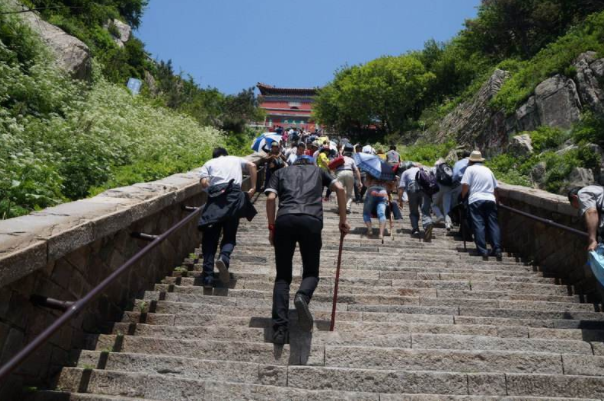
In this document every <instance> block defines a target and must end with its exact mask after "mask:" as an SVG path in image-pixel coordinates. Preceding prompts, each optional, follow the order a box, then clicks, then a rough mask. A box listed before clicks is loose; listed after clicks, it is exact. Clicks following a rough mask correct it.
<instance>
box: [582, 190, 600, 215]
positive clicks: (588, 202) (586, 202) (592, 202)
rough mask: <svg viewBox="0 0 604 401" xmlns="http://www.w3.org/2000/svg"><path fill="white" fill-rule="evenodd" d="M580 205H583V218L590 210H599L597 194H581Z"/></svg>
mask: <svg viewBox="0 0 604 401" xmlns="http://www.w3.org/2000/svg"><path fill="white" fill-rule="evenodd" d="M579 204H580V205H581V216H583V215H584V214H585V212H587V211H588V210H589V209H597V208H598V206H597V199H596V196H595V194H593V193H591V192H583V191H580V192H579Z"/></svg>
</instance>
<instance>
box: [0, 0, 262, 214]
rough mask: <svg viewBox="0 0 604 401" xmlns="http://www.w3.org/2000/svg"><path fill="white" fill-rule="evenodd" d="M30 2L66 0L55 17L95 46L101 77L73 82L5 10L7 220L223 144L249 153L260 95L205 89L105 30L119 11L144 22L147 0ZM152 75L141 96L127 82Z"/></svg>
mask: <svg viewBox="0 0 604 401" xmlns="http://www.w3.org/2000/svg"><path fill="white" fill-rule="evenodd" d="M28 3H29V5H30V6H38V7H43V6H50V5H52V6H57V5H58V6H59V8H52V9H50V10H49V11H48V12H45V17H47V18H48V20H49V21H50V22H54V23H56V24H57V25H59V26H61V27H62V28H64V29H65V30H66V31H69V33H71V34H74V35H75V36H78V37H79V38H80V39H82V40H84V41H85V42H86V44H88V45H89V46H90V48H91V51H92V54H93V56H94V59H93V60H94V61H93V74H92V75H93V76H92V78H91V79H90V81H86V82H81V81H77V80H73V79H71V78H70V77H69V76H67V75H66V74H65V73H64V72H62V71H61V70H59V69H58V68H56V67H55V66H54V63H53V60H52V56H51V55H50V54H49V52H48V50H47V49H46V48H45V47H44V46H43V44H42V43H41V41H40V40H39V38H38V37H37V35H36V34H34V33H33V32H32V31H31V30H30V29H29V28H28V27H27V26H26V25H25V24H24V23H23V22H22V21H21V19H20V18H19V16H17V15H0V138H1V140H2V146H0V218H10V217H14V216H18V215H21V214H26V213H29V212H30V211H32V210H39V209H41V208H45V207H48V206H52V205H55V204H57V203H60V202H65V201H69V200H76V199H80V198H84V197H87V196H90V195H94V194H96V193H98V192H100V191H102V190H104V189H107V188H111V187H116V186H122V185H129V184H133V183H136V182H143V181H150V180H155V179H159V178H162V177H165V176H167V175H170V174H174V173H177V172H183V171H187V170H190V169H193V168H196V167H199V166H200V165H201V164H202V163H203V162H204V161H206V160H207V159H208V158H209V157H210V155H211V149H212V148H213V147H215V146H218V145H221V146H227V147H229V149H230V150H231V151H232V152H233V153H239V154H243V153H247V148H248V146H249V138H250V135H252V133H248V132H246V131H245V126H244V125H245V121H246V120H247V119H248V118H250V116H253V115H254V113H258V111H257V107H256V104H255V98H254V95H253V92H250V91H249V90H245V91H242V93H241V94H240V95H237V96H226V95H224V94H222V93H220V92H219V91H217V90H215V89H211V88H208V89H202V88H199V87H198V86H197V85H196V84H195V82H194V81H193V80H192V79H185V78H183V77H182V76H180V75H175V74H174V73H173V71H172V67H171V63H170V62H158V63H156V62H153V61H152V60H150V59H149V58H148V56H147V54H146V53H145V52H144V48H143V45H142V43H141V42H140V41H138V40H137V39H135V38H133V39H130V40H129V41H128V42H127V43H126V45H125V46H124V47H123V48H119V47H118V46H117V45H115V43H114V41H113V40H112V39H111V36H110V33H109V31H107V30H106V29H105V28H103V23H104V22H105V21H107V20H108V19H112V18H119V19H122V20H124V21H126V22H128V23H130V24H131V25H133V26H137V25H138V24H139V23H140V17H141V13H142V11H143V6H144V4H145V2H144V1H142V0H132V1H130V0H120V1H110V0H106V1H95V2H92V1H84V0H81V1H68V0H65V1H29V2H28ZM66 5H71V6H75V7H81V8H76V9H69V8H66V7H62V6H66ZM2 10H6V7H5V5H3V3H2V1H1V0H0V11H2ZM145 73H147V74H155V76H156V78H155V81H156V84H157V87H156V88H155V89H154V90H153V91H151V90H150V88H148V87H147V88H146V89H145V91H144V92H143V93H142V94H141V95H140V96H133V95H132V94H131V93H130V92H129V91H128V90H127V89H126V88H125V80H126V79H127V77H129V76H134V77H140V78H144V75H145ZM243 144H245V146H244V145H243Z"/></svg>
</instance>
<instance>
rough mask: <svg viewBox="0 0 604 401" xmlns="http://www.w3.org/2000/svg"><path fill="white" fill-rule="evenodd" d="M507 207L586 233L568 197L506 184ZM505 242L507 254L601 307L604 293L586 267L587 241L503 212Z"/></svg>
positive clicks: (502, 226) (503, 186)
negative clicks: (525, 261) (514, 256)
mask: <svg viewBox="0 0 604 401" xmlns="http://www.w3.org/2000/svg"><path fill="white" fill-rule="evenodd" d="M500 190H501V192H500V194H501V202H502V203H503V204H505V205H506V206H510V207H512V208H515V209H518V210H521V211H523V212H527V213H530V214H533V215H536V216H538V217H541V218H545V219H549V220H553V221H554V222H556V223H559V224H562V225H565V226H568V227H571V228H575V229H578V230H581V231H585V226H584V224H583V220H582V219H581V218H580V217H579V213H578V211H577V210H576V209H573V208H572V207H571V206H570V203H569V202H568V199H567V198H566V197H564V196H560V195H555V194H551V193H549V192H545V191H541V190H538V189H531V188H526V187H519V186H512V185H505V184H502V186H501V188H500ZM499 220H500V223H501V234H502V242H503V246H504V248H505V250H506V251H508V252H513V253H514V254H516V255H518V256H520V257H522V258H523V259H525V260H527V261H528V262H530V263H532V264H534V265H535V266H538V267H539V269H540V270H542V271H543V272H544V274H545V275H546V276H547V277H554V278H557V279H560V280H561V281H560V283H562V284H567V285H568V288H569V293H570V294H579V295H581V296H582V298H583V300H584V301H586V302H594V303H599V302H601V301H602V299H604V297H603V296H604V291H602V288H601V287H600V286H599V285H598V283H597V281H596V279H595V278H594V276H593V274H592V273H591V271H590V269H589V267H588V266H587V265H586V261H587V251H586V246H587V243H586V239H585V238H584V237H581V236H578V235H576V234H573V233H570V232H567V231H564V230H561V229H559V228H555V227H551V226H548V225H546V224H544V223H540V222H537V221H535V220H531V219H529V218H527V217H524V216H521V215H518V214H516V213H513V212H510V211H507V210H504V209H500V210H499Z"/></svg>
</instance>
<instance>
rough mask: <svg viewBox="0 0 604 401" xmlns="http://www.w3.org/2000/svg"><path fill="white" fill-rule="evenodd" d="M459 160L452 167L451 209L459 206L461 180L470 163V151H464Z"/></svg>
mask: <svg viewBox="0 0 604 401" xmlns="http://www.w3.org/2000/svg"><path fill="white" fill-rule="evenodd" d="M461 157H462V158H461V159H460V160H459V161H458V162H457V163H455V165H454V166H453V189H452V190H451V209H453V208H454V207H455V206H457V205H458V204H459V195H461V179H462V178H463V175H464V173H465V172H466V169H467V168H468V163H469V161H470V151H468V150H464V151H463V153H462V154H461Z"/></svg>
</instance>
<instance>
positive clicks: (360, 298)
mask: <svg viewBox="0 0 604 401" xmlns="http://www.w3.org/2000/svg"><path fill="white" fill-rule="evenodd" d="M158 288H159V289H164V290H166V291H171V292H163V291H161V292H160V291H146V292H145V295H144V301H143V302H148V301H152V300H156V301H157V300H165V301H169V302H181V303H192V304H197V303H201V304H219V305H227V306H229V305H230V306H242V307H249V306H252V307H256V306H258V305H267V306H272V291H259V290H245V289H244V290H238V289H232V290H231V289H223V290H216V289H214V290H208V289H205V288H203V287H194V286H193V287H190V286H189V287H181V286H168V285H165V284H160V285H158ZM376 288H380V287H376ZM350 290H352V291H354V290H357V289H356V288H352V289H348V288H341V289H340V292H339V294H338V309H339V310H340V311H347V310H350V311H354V310H358V309H357V308H359V307H361V308H365V309H364V310H366V311H378V312H379V311H386V310H382V309H380V308H383V307H384V306H390V305H393V306H399V305H403V306H407V305H408V306H424V307H437V308H439V307H449V308H472V309H475V308H479V309H505V310H515V311H516V310H517V311H544V312H555V313H564V312H572V313H587V314H588V315H585V316H589V318H594V319H596V320H602V319H604V314H602V313H600V312H595V311H594V308H595V307H594V305H592V304H581V303H570V302H543V301H522V300H521V301H510V300H501V301H498V300H496V299H486V300H485V299H472V298H470V299H464V298H448V297H437V295H438V293H437V292H423V289H414V288H411V289H392V288H387V287H385V288H384V290H383V291H382V292H383V293H384V294H385V295H374V294H363V293H361V294H356V293H351V292H350ZM331 292H332V290H331V289H330V288H327V287H322V288H321V289H319V291H317V292H316V293H315V295H314V298H313V302H312V303H311V308H312V309H313V310H314V309H316V310H330V309H331V307H332V302H333V295H332V294H331ZM397 292H398V293H399V294H409V296H405V295H400V296H399V295H390V294H396V293H397ZM378 293H379V292H378ZM217 294H219V295H217ZM294 295H295V292H294V291H292V292H291V293H290V298H291V299H293V296H294ZM441 295H442V294H441ZM445 295H446V294H445ZM139 302H140V301H139ZM374 307H376V308H378V309H372V308H374ZM583 318H585V317H583Z"/></svg>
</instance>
